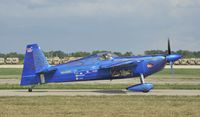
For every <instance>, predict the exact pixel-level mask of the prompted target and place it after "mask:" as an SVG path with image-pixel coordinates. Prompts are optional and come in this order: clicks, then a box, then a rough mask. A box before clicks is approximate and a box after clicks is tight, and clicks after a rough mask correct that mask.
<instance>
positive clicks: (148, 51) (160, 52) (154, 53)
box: [144, 50, 166, 55]
mask: <svg viewBox="0 0 200 117" xmlns="http://www.w3.org/2000/svg"><path fill="white" fill-rule="evenodd" d="M144 54H145V55H156V54H166V51H163V50H146V51H145V52H144Z"/></svg>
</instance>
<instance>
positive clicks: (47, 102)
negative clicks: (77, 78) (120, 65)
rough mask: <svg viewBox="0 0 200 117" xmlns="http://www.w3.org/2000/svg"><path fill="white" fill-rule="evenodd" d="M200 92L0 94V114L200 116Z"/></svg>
mask: <svg viewBox="0 0 200 117" xmlns="http://www.w3.org/2000/svg"><path fill="white" fill-rule="evenodd" d="M199 107H200V97H199V96H191V97H184V96H76V97H66V96H45V97H0V108H1V109H0V116H1V117H13V116H15V117H27V116H28V117H80V116H81V117H113V116H114V117H147V116H148V117H198V116H199V115H200V111H199Z"/></svg>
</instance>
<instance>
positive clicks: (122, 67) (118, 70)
mask: <svg viewBox="0 0 200 117" xmlns="http://www.w3.org/2000/svg"><path fill="white" fill-rule="evenodd" d="M180 58H181V55H179V54H172V53H171V48H170V42H169V40H168V54H166V55H149V56H133V57H118V56H116V55H114V54H112V53H108V52H105V53H98V54H94V55H91V56H87V57H85V58H81V59H78V60H75V61H71V62H68V63H66V64H61V65H56V66H51V65H49V64H48V62H47V60H46V58H45V56H44V54H43V52H42V50H41V49H40V47H39V46H38V45H37V44H31V45H27V47H26V55H25V59H24V67H23V72H22V79H21V84H20V85H21V86H31V88H29V89H28V91H29V92H32V88H33V87H34V86H35V85H38V84H46V83H60V82H74V81H89V80H115V79H125V78H133V77H139V78H140V83H139V84H136V85H133V86H130V87H128V88H127V89H128V90H129V91H136V92H149V91H150V90H151V89H153V84H151V83H145V78H147V76H149V75H151V74H154V73H156V72H158V71H160V70H162V69H163V68H164V67H165V65H166V63H167V62H168V63H170V65H171V70H172V72H173V63H174V62H175V61H177V60H179V59H180ZM66 85H67V84H66Z"/></svg>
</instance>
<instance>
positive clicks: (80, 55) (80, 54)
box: [70, 52, 90, 57]
mask: <svg viewBox="0 0 200 117" xmlns="http://www.w3.org/2000/svg"><path fill="white" fill-rule="evenodd" d="M89 55H90V53H89V52H75V53H70V56H73V57H85V56H89Z"/></svg>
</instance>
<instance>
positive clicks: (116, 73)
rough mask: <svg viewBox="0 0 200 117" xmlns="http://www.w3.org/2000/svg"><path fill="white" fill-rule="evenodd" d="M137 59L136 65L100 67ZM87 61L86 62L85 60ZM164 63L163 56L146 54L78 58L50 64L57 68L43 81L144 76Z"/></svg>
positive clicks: (45, 75) (161, 67)
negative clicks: (98, 58) (107, 57)
mask: <svg viewBox="0 0 200 117" xmlns="http://www.w3.org/2000/svg"><path fill="white" fill-rule="evenodd" d="M129 60H134V61H137V65H135V64H133V65H128V66H121V67H120V68H119V67H116V68H115V67H113V68H112V69H110V68H103V69H102V68H101V66H104V65H106V64H109V63H111V62H120V61H129ZM85 61H87V62H85ZM165 64H166V60H165V57H163V56H146V57H124V58H122V57H116V58H113V59H110V60H104V61H101V60H96V59H95V60H93V58H88V59H86V60H84V62H83V60H82V59H80V60H76V61H72V62H69V63H67V64H61V65H57V66H52V69H57V70H56V71H54V72H55V73H54V72H52V73H48V74H45V73H44V77H45V83H53V82H54V83H55V82H72V81H87V80H114V79H123V78H132V77H138V76H140V74H141V73H143V74H144V76H148V75H151V74H153V73H156V72H158V71H160V70H162V69H163V68H164V66H165Z"/></svg>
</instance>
